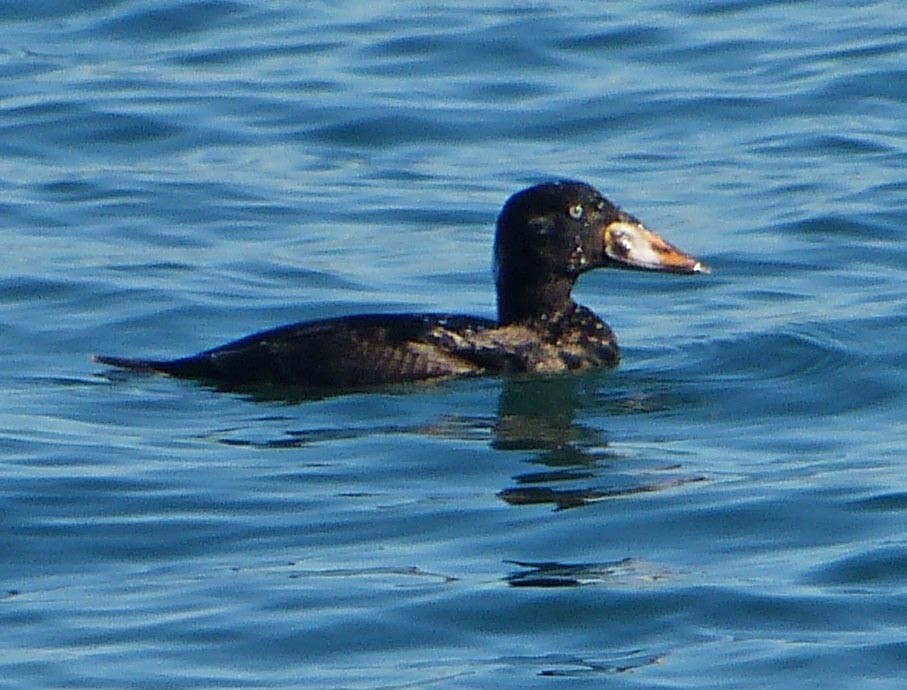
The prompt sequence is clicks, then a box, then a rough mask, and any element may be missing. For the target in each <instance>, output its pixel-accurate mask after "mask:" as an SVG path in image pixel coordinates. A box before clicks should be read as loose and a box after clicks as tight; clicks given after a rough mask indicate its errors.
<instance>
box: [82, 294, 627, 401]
mask: <svg viewBox="0 0 907 690" xmlns="http://www.w3.org/2000/svg"><path fill="white" fill-rule="evenodd" d="M95 359H96V360H97V361H98V362H101V363H103V364H109V365H111V366H116V367H120V368H126V369H134V370H138V371H149V372H154V371H156V372H160V373H164V374H169V375H170V376H176V377H180V378H195V379H204V380H211V381H217V382H219V383H222V384H227V385H236V386H242V385H255V384H269V385H279V386H286V385H289V386H305V387H314V388H331V387H336V388H344V389H348V388H360V387H366V386H380V385H387V384H394V383H408V382H413V381H427V380H432V379H443V378H451V377H455V376H470V375H471V376H477V375H481V374H487V373H518V372H531V373H557V372H564V371H572V370H579V369H588V368H591V367H599V366H613V365H615V364H617V362H618V360H619V353H618V348H617V342H616V339H615V338H614V334H613V333H612V332H611V329H610V328H608V326H607V325H605V324H604V323H603V322H602V321H601V320H600V319H598V318H597V317H595V315H594V314H592V312H591V311H589V310H587V309H584V308H582V307H578V308H577V313H575V314H573V315H571V316H570V317H568V318H564V319H559V320H557V321H555V322H553V323H551V322H547V323H544V324H520V325H516V324H511V325H507V326H500V325H498V323H497V322H496V321H493V320H490V319H482V318H478V317H470V316H460V315H452V314H361V315H357V316H348V317H340V318H335V319H324V320H320V321H307V322H303V323H296V324H290V325H287V326H281V327H280V328H274V329H271V330H267V331H262V332H260V333H255V334H253V335H249V336H246V337H245V338H241V339H239V340H236V341H233V342H231V343H227V344H225V345H221V346H220V347H215V348H212V349H210V350H205V351H204V352H200V353H198V354H196V355H192V356H189V357H182V358H180V359H173V360H143V359H129V358H121V357H108V356H98V357H96V358H95ZM313 363H317V366H315V365H313Z"/></svg>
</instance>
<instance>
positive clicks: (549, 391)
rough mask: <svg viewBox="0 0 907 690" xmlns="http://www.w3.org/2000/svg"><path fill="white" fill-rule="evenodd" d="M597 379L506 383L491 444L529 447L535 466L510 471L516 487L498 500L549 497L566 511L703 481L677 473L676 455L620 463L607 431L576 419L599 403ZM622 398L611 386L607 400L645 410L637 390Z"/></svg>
mask: <svg viewBox="0 0 907 690" xmlns="http://www.w3.org/2000/svg"><path fill="white" fill-rule="evenodd" d="M599 382H600V379H599V378H593V377H574V376H564V377H557V378H547V379H523V380H510V381H507V382H506V383H505V386H504V389H503V391H502V393H501V396H500V398H499V402H498V413H497V421H496V424H495V428H494V437H493V440H492V442H491V445H492V447H494V448H495V449H497V450H504V451H520V452H528V453H529V454H530V457H529V458H528V459H527V463H528V464H531V465H535V466H538V467H540V469H534V470H532V471H529V472H523V473H520V474H517V475H515V476H514V477H513V480H514V483H515V486H512V487H507V488H505V489H502V490H501V491H499V492H498V496H499V497H500V498H501V499H502V500H503V501H505V502H506V503H509V504H510V505H538V504H550V505H553V506H554V507H555V508H556V509H557V510H565V509H568V508H579V507H583V506H587V505H589V504H590V503H593V502H596V501H602V500H606V499H614V498H621V497H626V496H633V495H636V494H644V493H652V492H656V491H663V490H666V489H671V488H674V487H677V486H682V485H684V484H688V483H691V482H698V481H702V480H703V477H701V476H678V475H677V474H676V471H677V470H678V469H679V466H678V465H677V464H676V463H675V462H673V461H672V462H670V463H659V462H657V461H656V462H655V463H654V464H652V463H645V462H643V463H640V462H638V461H636V462H634V463H633V465H634V466H633V467H632V468H631V471H629V472H628V471H626V470H624V469H622V468H621V465H622V464H626V462H625V461H626V458H624V457H623V456H622V454H621V453H618V452H615V451H613V450H611V449H610V448H609V439H608V434H607V432H606V431H604V430H602V429H599V428H596V427H594V426H591V425H589V424H584V423H582V422H578V421H577V420H576V416H577V412H578V411H579V410H580V409H581V408H583V407H584V406H595V407H596V408H597V407H599V406H600V405H601V404H602V399H601V397H602V396H601V395H599V392H598V386H599V385H601V384H600V383H599ZM625 397H626V398H627V400H626V401H625V402H626V404H620V396H619V394H617V393H615V392H613V391H612V392H610V393H609V395H608V404H609V405H610V406H620V407H621V408H622V409H624V410H631V409H636V410H637V411H639V412H645V411H647V410H648V407H647V406H646V405H641V404H640V400H641V397H640V396H639V394H638V393H627V394H626V396H625ZM647 464H648V466H646V465H647ZM666 473H667V476H666Z"/></svg>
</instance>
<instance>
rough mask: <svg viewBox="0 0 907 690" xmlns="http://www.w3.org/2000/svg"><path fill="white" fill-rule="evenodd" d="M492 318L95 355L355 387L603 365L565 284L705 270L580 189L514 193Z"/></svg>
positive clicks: (271, 333) (273, 333)
mask: <svg viewBox="0 0 907 690" xmlns="http://www.w3.org/2000/svg"><path fill="white" fill-rule="evenodd" d="M494 262H495V282H496V285H497V297H498V319H497V321H493V320H490V319H483V318H478V317H472V316H456V315H450V314H369V315H360V316H346V317H340V318H333V319H324V320H320V321H308V322H304V323H297V324H292V325H289V326H282V327H280V328H275V329H272V330H267V331H262V332H260V333H255V334H254V335H250V336H247V337H245V338H241V339H240V340H236V341H233V342H230V343H227V344H226V345H221V346H220V347H215V348H213V349H210V350H205V351H204V352H200V353H199V354H196V355H192V356H189V357H182V358H180V359H172V360H153V359H128V358H122V357H109V356H97V357H95V361H97V362H100V363H102V364H108V365H111V366H114V367H120V368H126V369H134V370H141V371H149V372H162V373H165V374H169V375H171V376H177V377H181V378H195V379H205V380H209V381H212V382H216V383H218V384H223V385H257V384H274V385H280V386H284V385H287V386H311V387H319V388H325V387H326V388H357V387H364V386H372V385H380V384H391V383H402V382H408V381H422V380H429V379H440V378H447V377H453V376H464V375H477V374H486V373H488V374H490V373H496V372H534V373H556V372H565V371H576V370H582V369H588V368H591V367H599V366H613V365H615V364H617V362H618V360H619V359H620V354H619V350H618V347H617V340H616V338H615V337H614V333H612V331H611V329H610V328H609V327H608V325H607V324H606V323H605V322H604V321H602V320H601V319H600V318H599V317H598V316H596V315H595V314H594V313H593V312H592V311H590V310H589V309H587V308H586V307H583V306H580V305H578V304H576V302H574V301H573V298H572V296H571V292H572V290H573V285H574V283H575V282H576V279H577V278H578V277H579V276H580V275H581V274H582V273H585V272H586V271H589V270H591V269H594V268H601V267H617V268H633V269H645V270H653V271H669V272H674V273H708V271H709V269H708V267H707V266H706V265H705V264H703V263H701V262H700V261H697V260H696V259H694V258H693V257H691V256H689V255H687V254H685V253H683V252H682V251H680V250H679V249H677V248H676V247H674V246H672V245H671V244H669V243H668V242H666V241H665V240H663V239H662V238H661V237H659V236H658V235H656V234H655V233H654V232H652V231H651V230H649V229H647V228H646V227H645V226H644V225H643V224H642V223H640V222H639V221H638V220H637V219H636V218H634V217H633V216H631V215H629V214H627V213H625V212H624V211H622V210H621V209H619V208H617V207H616V206H614V205H613V204H611V202H609V201H608V200H607V199H605V198H604V197H603V196H602V195H601V194H600V193H599V192H598V191H597V190H596V189H595V188H593V187H591V186H590V185H588V184H585V183H583V182H576V181H569V180H568V181H560V182H550V183H546V184H540V185H537V186H535V187H530V188H529V189H524V190H523V191H521V192H518V193H516V194H514V195H513V196H512V197H510V199H508V200H507V203H506V204H505V205H504V208H503V210H502V211H501V214H500V216H499V217H498V222H497V232H496V235H495V244H494Z"/></svg>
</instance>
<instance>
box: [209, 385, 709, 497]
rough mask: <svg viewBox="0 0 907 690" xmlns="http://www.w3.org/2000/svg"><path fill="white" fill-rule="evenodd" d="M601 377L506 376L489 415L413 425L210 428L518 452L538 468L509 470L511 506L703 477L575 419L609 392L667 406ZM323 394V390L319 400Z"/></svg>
mask: <svg viewBox="0 0 907 690" xmlns="http://www.w3.org/2000/svg"><path fill="white" fill-rule="evenodd" d="M601 382H602V378H601V377H600V376H573V375H566V376H556V377H514V378H505V379H503V380H502V382H501V383H502V389H501V393H500V395H499V399H498V405H497V412H496V414H495V415H493V416H492V415H488V416H480V415H472V416H468V415H452V414H442V415H440V416H439V417H438V419H437V420H435V421H432V422H430V423H421V424H412V425H406V424H382V425H368V426H349V427H344V428H339V427H321V428H313V429H301V430H293V429H290V430H286V431H285V432H283V434H282V435H281V436H280V437H279V438H267V437H266V438H261V439H251V438H249V437H248V436H246V435H245V434H247V433H248V430H246V429H236V430H230V429H221V430H218V431H217V432H216V438H217V441H218V442H219V443H223V444H225V445H230V446H239V447H256V448H270V449H288V448H304V447H308V446H311V445H314V444H323V443H331V442H336V441H343V440H353V439H361V438H366V437H376V436H395V435H399V436H424V437H431V438H442V439H443V438H446V439H451V440H458V441H478V442H482V443H488V444H489V445H490V446H491V447H492V448H493V449H495V450H499V451H507V452H514V453H522V454H524V455H526V458H525V462H526V463H527V464H529V465H530V466H533V467H534V468H539V469H531V470H529V471H526V472H520V473H519V474H516V475H514V476H513V477H512V479H513V481H514V486H510V487H505V488H503V489H500V490H499V491H498V492H497V495H498V496H499V497H500V498H501V500H503V501H504V502H506V503H508V504H510V505H515V506H516V505H536V504H551V505H553V506H554V507H555V508H556V509H557V510H563V509H567V508H578V507H582V506H586V505H589V504H590V503H593V502H596V501H601V500H606V499H613V498H622V497H625V496H632V495H636V494H644V493H651V492H656V491H664V490H667V489H672V488H676V487H678V486H683V485H685V484H689V483H691V482H698V481H702V480H703V479H704V478H703V477H702V476H700V475H680V474H679V472H680V469H681V467H680V465H678V464H677V463H676V462H674V461H672V462H670V463H667V464H666V463H664V462H663V460H658V459H653V460H652V461H647V460H646V458H645V457H639V456H638V455H635V456H634V457H633V458H632V466H631V465H630V462H629V460H628V458H626V457H625V455H624V454H623V453H620V452H616V451H614V450H612V449H610V448H609V442H608V434H607V432H605V431H604V430H602V429H600V428H596V427H595V426H592V425H591V424H585V423H583V422H581V421H577V419H576V418H577V413H578V411H579V410H580V409H581V408H582V407H583V405H584V404H585V405H590V406H593V405H594V406H596V407H599V408H600V407H601V404H602V403H601V400H602V397H603V396H606V397H607V405H608V408H609V409H619V410H620V411H621V413H622V414H630V413H636V414H645V413H648V412H651V411H652V410H653V409H664V407H665V406H666V405H668V404H669V402H668V401H666V400H665V399H662V398H658V397H657V396H645V395H642V394H641V393H640V392H639V391H623V392H621V391H615V390H608V391H607V392H606V393H602V392H601V391H600V390H598V388H597V386H600V385H602V383H601ZM393 390H394V391H395V392H399V393H400V394H401V395H405V394H406V392H407V390H409V391H410V392H415V391H418V390H421V391H422V392H424V391H425V387H419V386H411V387H407V388H395V389H393ZM260 393H261V395H260V396H257V397H256V398H255V399H256V400H259V401H261V400H264V399H265V397H264V396H265V392H261V391H260ZM440 394H444V391H443V390H442V391H440ZM266 395H267V398H266V399H267V400H269V401H271V402H274V401H280V402H283V403H286V404H306V403H308V402H314V400H313V399H312V398H311V397H308V391H300V390H298V389H292V388H289V389H276V388H273V387H269V388H267V390H266ZM335 395H338V394H335ZM325 397H326V394H325V393H324V392H323V391H322V392H321V393H320V398H321V399H324V398H325ZM331 397H333V396H331ZM650 398H651V400H650ZM653 401H654V402H653ZM237 433H238V434H239V435H235V434H237ZM542 467H543V468H544V469H541V468H542Z"/></svg>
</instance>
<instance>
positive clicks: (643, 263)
mask: <svg viewBox="0 0 907 690" xmlns="http://www.w3.org/2000/svg"><path fill="white" fill-rule="evenodd" d="M604 240H605V254H606V255H607V256H608V258H609V259H611V260H612V261H613V262H615V263H616V264H618V265H619V266H621V267H624V268H636V269H640V270H645V271H668V272H671V273H710V272H711V269H710V268H709V267H708V266H706V265H705V264H704V263H702V262H701V261H699V260H698V259H695V258H693V257H692V256H690V255H689V254H687V253H685V252H682V251H680V250H679V249H678V248H677V247H675V246H674V245H673V244H671V243H670V242H668V241H667V240H665V239H664V238H662V237H661V236H660V235H658V234H657V233H654V232H652V231H651V230H649V229H648V228H647V227H646V226H645V225H643V224H642V223H640V222H639V221H638V220H636V219H635V218H631V217H626V218H620V219H618V220H615V221H613V222H611V223H609V224H608V225H606V226H605V229H604Z"/></svg>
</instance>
